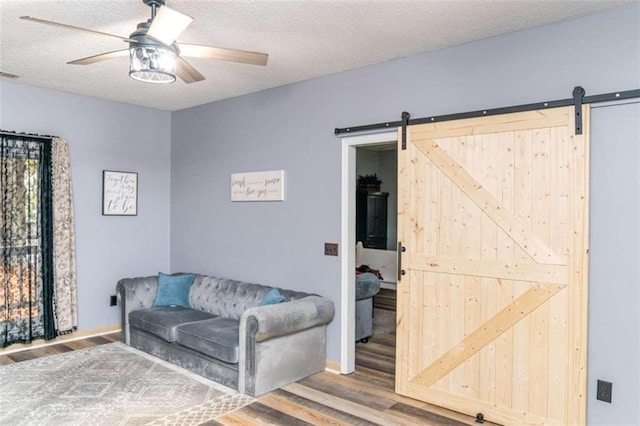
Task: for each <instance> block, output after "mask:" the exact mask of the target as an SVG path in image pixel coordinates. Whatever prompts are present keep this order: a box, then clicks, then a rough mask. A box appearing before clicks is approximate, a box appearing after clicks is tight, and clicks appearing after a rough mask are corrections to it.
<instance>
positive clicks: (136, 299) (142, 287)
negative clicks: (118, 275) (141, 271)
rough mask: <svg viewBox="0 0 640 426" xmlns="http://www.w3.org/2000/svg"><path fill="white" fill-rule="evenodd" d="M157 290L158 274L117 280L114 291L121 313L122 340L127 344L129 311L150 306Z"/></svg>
mask: <svg viewBox="0 0 640 426" xmlns="http://www.w3.org/2000/svg"><path fill="white" fill-rule="evenodd" d="M157 292H158V276H157V275H154V276H151V277H138V278H123V279H121V280H120V281H118V284H117V286H116V293H117V295H118V303H119V305H120V312H121V314H122V318H121V321H122V322H121V325H122V341H123V342H125V343H126V344H129V312H131V311H135V310H138V309H143V308H150V307H151V306H152V305H153V301H154V300H155V298H156V293H157Z"/></svg>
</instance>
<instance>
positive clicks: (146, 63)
mask: <svg viewBox="0 0 640 426" xmlns="http://www.w3.org/2000/svg"><path fill="white" fill-rule="evenodd" d="M175 71H176V52H175V51H174V50H172V49H169V48H165V47H163V46H150V45H136V46H131V47H130V48H129V77H131V78H133V79H134V80H138V81H143V82H145V83H173V82H174V81H176V74H175Z"/></svg>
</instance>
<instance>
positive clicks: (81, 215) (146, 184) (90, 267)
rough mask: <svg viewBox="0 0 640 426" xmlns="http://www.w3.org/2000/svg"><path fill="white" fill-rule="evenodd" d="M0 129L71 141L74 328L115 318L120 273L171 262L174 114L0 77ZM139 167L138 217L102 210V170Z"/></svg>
mask: <svg viewBox="0 0 640 426" xmlns="http://www.w3.org/2000/svg"><path fill="white" fill-rule="evenodd" d="M0 108H1V110H0V128H2V129H4V130H13V131H17V132H27V133H39V134H53V135H56V136H60V137H63V138H65V139H67V140H68V141H69V151H70V154H69V155H70V157H71V174H72V181H73V193H74V204H75V213H76V243H77V264H78V328H79V330H86V329H92V328H96V327H102V326H107V325H113V324H118V323H119V322H120V317H119V316H118V313H119V310H118V308H117V307H110V306H109V295H111V294H115V285H116V282H117V280H118V279H120V278H123V277H128V276H136V275H140V274H145V275H146V274H155V273H157V272H158V271H167V270H168V269H169V192H170V191H169V188H170V186H169V185H170V168H171V162H170V158H169V154H170V144H171V141H170V134H171V131H170V128H171V114H170V113H168V112H164V111H158V110H152V109H148V108H142V107H137V106H132V105H125V104H121V103H116V102H109V101H103V100H98V99H92V98H87V97H82V96H76V95H70V94H65V93H61V92H56V91H52V90H47V89H40V88H35V87H29V86H23V85H19V84H14V83H10V82H7V81H4V80H0ZM103 170H122V171H131V172H138V216H135V217H116V216H102V210H101V202H102V171H103Z"/></svg>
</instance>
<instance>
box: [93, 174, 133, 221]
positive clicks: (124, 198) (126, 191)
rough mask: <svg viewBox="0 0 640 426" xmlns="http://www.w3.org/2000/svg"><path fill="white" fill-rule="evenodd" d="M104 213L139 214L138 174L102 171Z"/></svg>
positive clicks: (113, 214)
mask: <svg viewBox="0 0 640 426" xmlns="http://www.w3.org/2000/svg"><path fill="white" fill-rule="evenodd" d="M102 215H103V216H137V215H138V174H137V173H133V172H117V171H112V170H103V171H102Z"/></svg>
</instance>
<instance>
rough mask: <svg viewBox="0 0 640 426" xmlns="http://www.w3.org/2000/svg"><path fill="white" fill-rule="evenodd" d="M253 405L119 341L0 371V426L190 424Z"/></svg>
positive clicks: (243, 396)
mask: <svg viewBox="0 0 640 426" xmlns="http://www.w3.org/2000/svg"><path fill="white" fill-rule="evenodd" d="M253 401H254V399H253V398H252V397H250V396H248V395H243V394H240V393H238V392H236V391H235V390H232V389H229V388H226V387H224V386H222V385H220V384H217V383H215V382H213V381H210V380H207V379H205V378H204V377H201V376H198V375H196V374H193V373H190V372H188V371H187V370H184V369H182V368H179V367H176V366H174V365H172V364H169V363H167V362H164V361H162V360H160V359H158V358H155V357H152V356H150V355H147V354H145V353H143V352H141V351H138V350H136V349H133V348H131V347H129V346H127V345H125V344H123V343H120V342H114V343H109V344H106V345H101V346H95V347H91V348H87V349H82V350H78V351H73V352H67V353H63V354H59V355H51V356H47V357H44V358H38V359H34V360H30V361H23V362H19V363H16V364H12V365H7V366H1V367H0V424H2V425H25V426H26V425H29V426H32V425H56V426H57V425H110V426H112V425H146V424H149V425H198V424H201V423H204V422H206V421H209V420H212V419H214V418H215V417H216V416H219V415H221V414H224V413H227V412H229V411H232V410H235V409H237V408H240V407H242V406H244V405H247V404H249V403H251V402H253Z"/></svg>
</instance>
